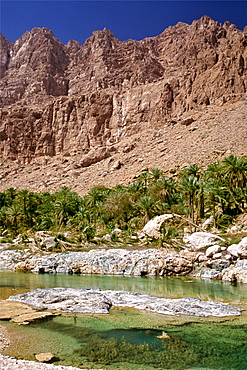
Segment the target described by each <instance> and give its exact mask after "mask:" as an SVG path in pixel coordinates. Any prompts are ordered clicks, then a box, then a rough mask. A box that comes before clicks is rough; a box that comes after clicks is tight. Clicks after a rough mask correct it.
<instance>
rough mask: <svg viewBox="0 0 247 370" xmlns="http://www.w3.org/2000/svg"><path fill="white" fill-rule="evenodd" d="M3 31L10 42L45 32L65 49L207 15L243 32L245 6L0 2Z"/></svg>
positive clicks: (235, 3)
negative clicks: (107, 34) (95, 36)
mask: <svg viewBox="0 0 247 370" xmlns="http://www.w3.org/2000/svg"><path fill="white" fill-rule="evenodd" d="M0 3H1V9H0V10H1V19H0V20H1V23H0V32H1V33H2V34H3V35H4V36H5V37H6V38H7V39H8V40H9V41H11V42H14V41H15V40H16V39H18V38H20V37H21V36H22V35H23V33H24V32H26V31H29V30H31V29H32V28H33V27H47V28H49V29H51V30H52V31H53V32H54V34H55V36H56V37H57V38H58V39H60V40H61V41H62V42H63V43H64V44H66V43H67V42H68V41H69V40H70V39H74V40H77V41H79V42H80V43H81V44H83V43H84V42H85V40H86V39H87V38H88V37H90V36H91V34H92V32H93V31H94V30H100V29H103V28H104V27H107V28H108V29H110V30H111V31H112V32H113V34H114V35H115V37H117V38H119V39H120V40H121V41H124V40H127V39H130V38H132V39H136V40H141V39H143V38H145V37H150V36H157V35H158V34H160V33H161V32H163V31H164V30H165V29H166V28H167V27H169V26H173V25H175V24H176V23H177V22H185V23H189V24H190V23H192V21H193V20H194V19H199V18H201V17H202V16H203V15H208V16H210V17H211V18H213V19H214V20H216V21H218V22H220V23H224V22H225V21H227V20H228V21H230V22H231V23H234V24H235V25H236V26H237V27H238V28H239V29H241V30H242V29H243V28H244V26H246V25H247V1H179V0H173V1H163V0H160V1H151V0H149V1H142V0H138V1H128V0H126V1H120V0H119V1H118V0H115V1H114V0H112V1H105V0H101V1H94V0H91V1H84V0H77V1H70V0H63V1H59V0H55V1H50V0H49V1H48V0H43V1H39V0H35V1H31V0H29V1H21V0H0Z"/></svg>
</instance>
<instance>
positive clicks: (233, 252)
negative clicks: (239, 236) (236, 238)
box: [227, 244, 238, 257]
mask: <svg viewBox="0 0 247 370" xmlns="http://www.w3.org/2000/svg"><path fill="white" fill-rule="evenodd" d="M227 252H228V253H230V254H231V256H233V257H238V244H231V245H230V246H229V247H228V248H227Z"/></svg>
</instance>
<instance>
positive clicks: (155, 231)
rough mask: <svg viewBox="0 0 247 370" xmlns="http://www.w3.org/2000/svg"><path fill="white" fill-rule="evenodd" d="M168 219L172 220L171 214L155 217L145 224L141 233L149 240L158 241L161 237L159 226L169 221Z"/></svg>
mask: <svg viewBox="0 0 247 370" xmlns="http://www.w3.org/2000/svg"><path fill="white" fill-rule="evenodd" d="M170 218H173V215H172V214H171V213H167V214H164V215H160V216H156V217H154V218H153V219H152V220H150V221H148V222H147V223H146V225H145V226H144V228H143V229H142V232H143V233H144V234H145V235H146V236H148V237H150V238H154V239H159V238H160V237H161V233H160V232H159V230H160V227H161V225H162V224H163V222H164V221H166V220H169V219H170Z"/></svg>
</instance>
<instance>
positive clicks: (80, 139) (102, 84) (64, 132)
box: [0, 16, 247, 167]
mask: <svg viewBox="0 0 247 370" xmlns="http://www.w3.org/2000/svg"><path fill="white" fill-rule="evenodd" d="M0 46H1V79H0V105H1V107H2V112H0V113H1V120H2V126H1V127H0V153H2V156H3V157H4V158H11V159H17V160H21V161H26V162H27V161H28V162H30V161H33V159H34V158H37V157H38V156H58V155H59V156H60V155H61V156H65V155H70V156H73V155H79V156H82V157H83V158H82V159H81V160H80V163H81V166H82V167H83V166H86V165H87V166H89V165H90V164H92V163H96V162H97V161H99V160H100V159H103V158H104V159H106V158H107V157H109V156H111V155H113V154H112V153H115V152H116V150H117V149H116V148H115V145H117V147H118V148H120V147H121V145H122V144H121V143H122V142H124V141H125V140H127V139H126V138H131V137H133V135H135V134H137V133H138V134H139V135H140V136H142V135H143V130H144V129H145V130H150V132H152V131H153V130H155V129H156V128H158V127H161V128H164V130H165V127H169V129H170V128H172V127H173V126H174V125H176V124H177V123H178V122H190V123H191V122H194V121H195V120H196V119H197V118H196V117H199V115H200V112H201V111H203V110H205V109H209V108H211V109H214V107H215V108H217V107H221V106H222V105H223V104H225V103H228V102H230V101H234V102H236V101H240V102H241V99H245V97H246V91H247V83H246V81H247V34H246V33H245V32H243V31H240V30H238V29H237V28H236V27H235V26H234V25H231V24H230V23H229V22H225V23H224V24H223V25H222V24H220V23H218V22H216V21H214V20H212V19H211V18H210V17H208V16H203V17H202V18H201V19H199V20H196V21H194V22H193V23H192V24H186V23H182V22H180V23H178V24H177V25H175V26H171V27H169V28H168V29H166V30H165V31H164V32H163V33H162V34H161V35H158V36H157V37H150V38H145V39H144V40H141V41H136V40H131V39H130V40H127V41H124V42H121V41H120V40H119V39H117V38H116V37H115V36H114V35H113V33H112V32H111V31H110V30H108V29H106V28H104V29H103V30H98V31H94V32H93V34H92V36H91V37H89V38H88V39H87V40H86V41H85V43H84V44H83V45H80V43H79V42H77V41H75V40H70V41H69V42H68V43H67V45H63V43H62V42H61V41H59V40H58V39H57V38H56V37H55V36H54V34H53V32H52V31H50V30H49V29H47V28H34V29H33V30H31V31H28V32H26V33H25V34H24V35H23V36H22V37H21V38H20V39H19V40H17V41H16V42H15V43H14V44H11V43H10V42H9V41H8V40H6V39H5V38H4V37H3V36H1V38H0ZM37 106H38V108H37ZM198 112H199V113H198ZM200 122H201V121H200ZM186 125H187V123H186V124H185V126H186ZM180 129H181V127H180V128H179V129H178V131H176V134H177V135H178V136H179V132H180ZM164 140H165V139H164ZM239 140H240V141H241V140H242V138H241V139H239ZM228 142H229V140H228ZM172 145H175V144H174V143H173V144H172ZM241 145H242V144H241ZM136 146H137V144H136V142H135V143H134V144H133V145H132V146H131V145H130V147H131V148H134V147H136ZM112 148H113V149H112ZM128 150H129V149H126V152H128ZM172 150H173V149H172ZM174 150H175V149H174ZM84 156H85V158H84ZM177 157H178V156H177ZM154 165H156V163H155V164H154Z"/></svg>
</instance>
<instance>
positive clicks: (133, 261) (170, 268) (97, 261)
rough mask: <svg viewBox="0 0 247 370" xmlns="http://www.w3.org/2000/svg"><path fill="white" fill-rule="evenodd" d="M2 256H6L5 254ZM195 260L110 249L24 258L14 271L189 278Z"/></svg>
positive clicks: (151, 251)
mask: <svg viewBox="0 0 247 370" xmlns="http://www.w3.org/2000/svg"><path fill="white" fill-rule="evenodd" d="M6 252H7V251H6ZM2 254H3V256H4V251H3V252H2ZM3 258H4V257H3ZM194 259H195V255H193V256H191V255H190V256H183V255H180V254H179V253H169V254H167V253H166V251H165V250H162V249H161V250H158V249H147V250H139V251H127V250H124V249H119V250H115V249H109V250H91V251H89V252H64V253H56V254H50V255H45V256H42V257H39V256H34V257H29V258H25V259H24V258H23V259H22V261H21V262H19V263H16V264H15V265H14V269H17V270H18V269H20V270H24V271H30V272H33V273H50V274H56V273H63V274H103V275H104V274H106V275H134V276H144V275H149V276H168V275H187V274H189V273H190V272H191V271H192V269H193V261H194ZM19 261H20V260H19ZM12 266H13V264H12Z"/></svg>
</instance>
